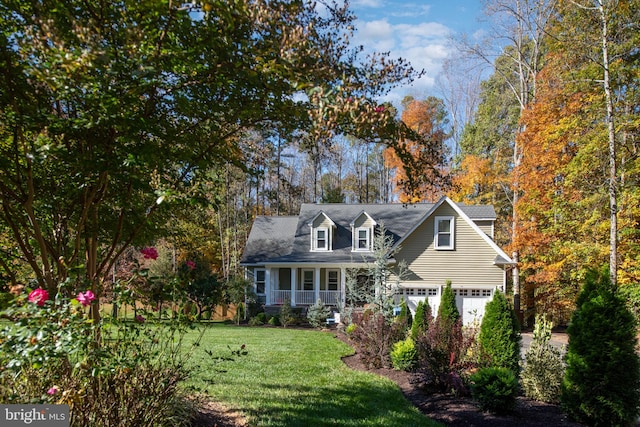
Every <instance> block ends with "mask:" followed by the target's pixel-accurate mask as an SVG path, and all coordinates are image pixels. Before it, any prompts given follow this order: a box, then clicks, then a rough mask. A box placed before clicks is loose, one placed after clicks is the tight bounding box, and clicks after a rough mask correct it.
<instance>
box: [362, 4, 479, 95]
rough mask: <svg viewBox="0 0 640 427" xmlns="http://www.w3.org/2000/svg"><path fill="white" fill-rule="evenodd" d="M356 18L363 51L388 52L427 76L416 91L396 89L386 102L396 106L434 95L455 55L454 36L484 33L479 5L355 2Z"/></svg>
mask: <svg viewBox="0 0 640 427" xmlns="http://www.w3.org/2000/svg"><path fill="white" fill-rule="evenodd" d="M350 6H351V9H352V10H353V12H354V13H355V14H356V16H357V17H358V21H357V22H356V29H357V31H356V34H355V37H354V42H355V43H356V44H361V45H363V46H364V47H365V50H377V51H382V52H386V51H389V52H390V54H391V56H392V57H402V58H404V59H407V60H409V61H410V62H411V64H412V65H413V66H414V68H416V69H424V70H425V71H426V75H425V76H424V77H423V78H422V79H420V80H419V81H417V82H415V83H414V85H413V87H407V88H400V89H396V90H394V92H393V93H392V94H390V96H389V97H388V98H387V99H386V100H389V101H392V102H394V104H395V103H398V102H399V101H400V100H401V99H402V98H403V97H404V95H413V96H416V97H424V96H427V95H432V94H434V92H435V87H434V84H435V78H436V76H437V75H438V73H440V71H441V69H442V63H443V61H444V60H445V59H446V58H447V57H448V56H449V55H451V54H455V51H454V49H452V47H451V41H450V38H451V36H452V35H456V34H461V33H465V34H467V35H468V36H469V37H471V38H477V37H479V36H480V35H481V34H482V25H483V24H482V22H481V21H480V20H481V18H482V16H483V14H482V2H481V1H480V0H446V1H444V0H413V1H407V0H404V1H403V0H351V2H350Z"/></svg>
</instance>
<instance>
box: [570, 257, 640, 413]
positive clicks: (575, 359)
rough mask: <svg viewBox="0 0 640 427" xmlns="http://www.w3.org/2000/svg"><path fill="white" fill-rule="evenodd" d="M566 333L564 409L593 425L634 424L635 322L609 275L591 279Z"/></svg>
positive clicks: (637, 408) (638, 405)
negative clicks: (567, 344)
mask: <svg viewBox="0 0 640 427" xmlns="http://www.w3.org/2000/svg"><path fill="white" fill-rule="evenodd" d="M567 333H568V334H569V346H568V348H567V354H566V357H565V360H566V372H565V377H564V381H563V385H562V395H561V403H562V406H563V408H564V410H565V411H566V412H567V414H569V416H571V417H572V418H574V419H575V420H577V421H579V422H582V423H584V424H588V425H632V424H633V423H634V422H636V420H637V417H638V414H640V360H639V356H638V354H637V353H636V343H637V339H636V333H637V330H636V323H635V319H634V317H633V315H632V314H631V312H630V311H629V310H628V308H627V307H626V305H625V302H624V301H623V300H622V298H620V297H619V295H618V293H617V290H616V289H615V287H614V286H612V284H611V282H610V280H609V276H608V270H607V271H603V272H601V273H598V272H590V273H589V274H588V275H587V277H586V280H585V284H584V288H583V290H582V292H581V293H580V295H579V296H578V301H577V309H576V311H575V312H574V313H573V316H572V317H571V321H570V322H569V326H568V328H567Z"/></svg>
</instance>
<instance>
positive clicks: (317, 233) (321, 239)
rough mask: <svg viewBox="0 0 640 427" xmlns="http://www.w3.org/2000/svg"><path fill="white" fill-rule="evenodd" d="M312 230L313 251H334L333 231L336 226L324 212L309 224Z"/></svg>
mask: <svg viewBox="0 0 640 427" xmlns="http://www.w3.org/2000/svg"><path fill="white" fill-rule="evenodd" d="M309 227H310V228H311V250H312V251H314V252H329V251H331V250H332V246H331V245H332V239H333V231H334V228H335V227H336V224H335V223H334V222H333V221H332V220H331V218H329V217H328V216H327V215H326V214H325V213H324V212H320V213H319V214H318V215H316V216H315V217H314V218H313V220H311V222H310V223H309Z"/></svg>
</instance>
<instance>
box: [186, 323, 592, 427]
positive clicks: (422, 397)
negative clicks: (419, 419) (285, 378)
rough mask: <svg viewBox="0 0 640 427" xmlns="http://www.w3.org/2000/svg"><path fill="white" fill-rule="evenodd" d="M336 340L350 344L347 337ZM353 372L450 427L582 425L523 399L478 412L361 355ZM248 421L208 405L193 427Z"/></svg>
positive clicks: (234, 426) (353, 361)
mask: <svg viewBox="0 0 640 427" xmlns="http://www.w3.org/2000/svg"><path fill="white" fill-rule="evenodd" d="M336 338H338V339H341V340H343V341H345V342H347V344H349V342H348V341H347V340H346V337H344V335H343V334H341V333H338V334H337V335H336ZM342 360H343V361H344V363H345V364H346V365H347V366H349V367H350V368H352V369H356V370H361V371H366V372H371V373H374V374H377V375H381V376H383V377H386V378H389V379H390V380H391V381H393V382H395V383H396V384H397V385H398V387H400V390H402V393H403V394H404V395H405V397H406V398H407V400H409V401H410V402H411V403H412V404H413V405H415V406H416V407H417V408H418V409H420V411H421V412H422V413H424V414H425V415H426V416H427V417H428V418H430V419H432V420H435V421H438V422H440V423H442V424H444V425H446V426H453V427H458V426H460V427H462V426H465V427H485V426H486V427H489V426H490V427H511V426H514V425H517V426H518V427H533V426H545V427H554V426H565V427H578V426H581V424H578V423H575V422H571V421H569V420H568V419H567V416H566V415H565V414H563V413H562V411H561V410H560V408H559V407H558V406H557V405H551V404H546V403H542V402H536V401H532V400H529V399H525V398H524V397H519V398H518V401H517V406H516V409H515V410H514V411H513V412H512V413H510V414H508V415H493V414H489V413H485V412H482V411H480V410H479V409H478V407H477V406H476V405H475V403H474V402H473V400H472V399H471V398H466V397H455V396H453V395H449V394H441V393H428V392H426V391H425V390H424V389H423V388H421V387H420V386H419V384H417V383H416V382H415V381H412V379H413V378H412V374H411V373H409V372H404V371H396V370H394V369H385V368H381V369H368V368H367V367H366V366H364V364H363V363H362V362H361V361H360V358H359V356H358V355H357V354H354V355H352V356H347V357H344V358H343V359H342ZM244 426H247V422H246V420H245V419H244V418H243V417H242V416H241V415H240V414H238V413H234V412H232V411H229V410H227V409H226V408H224V407H223V406H221V405H219V404H217V403H214V402H208V403H207V404H206V405H204V406H203V407H202V409H201V411H200V413H199V416H198V418H197V419H196V420H195V421H194V422H193V424H192V427H244Z"/></svg>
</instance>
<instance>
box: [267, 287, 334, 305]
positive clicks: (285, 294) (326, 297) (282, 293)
mask: <svg viewBox="0 0 640 427" xmlns="http://www.w3.org/2000/svg"><path fill="white" fill-rule="evenodd" d="M319 297H320V300H321V301H322V303H323V304H325V305H336V304H337V302H338V301H340V298H341V292H340V291H320V292H319ZM286 300H289V301H291V291H290V290H279V289H276V290H273V291H271V304H274V305H280V304H284V302H285V301H286ZM315 303H316V291H295V305H313V304H315Z"/></svg>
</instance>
